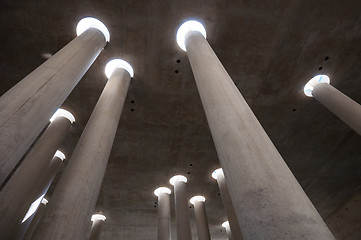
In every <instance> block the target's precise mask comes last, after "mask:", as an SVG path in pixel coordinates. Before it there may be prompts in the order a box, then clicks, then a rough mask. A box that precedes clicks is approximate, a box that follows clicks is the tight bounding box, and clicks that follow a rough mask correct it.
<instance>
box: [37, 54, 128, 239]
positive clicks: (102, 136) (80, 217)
mask: <svg viewBox="0 0 361 240" xmlns="http://www.w3.org/2000/svg"><path fill="white" fill-rule="evenodd" d="M105 71H106V74H107V76H108V77H109V80H108V82H107V84H106V85H105V88H104V90H103V92H102V94H101V96H100V98H99V100H98V102H97V104H96V106H95V108H94V110H93V113H92V115H91V116H90V119H89V121H88V123H87V125H86V126H85V129H84V131H83V133H82V135H81V137H80V139H79V141H78V143H77V146H76V147H75V149H74V151H73V153H72V156H71V159H70V161H69V163H68V165H67V166H66V169H65V170H64V173H63V175H62V177H61V179H60V180H59V183H58V184H57V186H56V189H55V191H54V193H53V195H52V199H51V201H50V203H49V205H48V207H47V211H46V212H45V214H44V217H43V218H42V219H41V220H40V222H39V225H38V228H37V229H36V230H35V233H34V235H33V240H36V239H38V240H44V239H51V240H72V239H77V240H82V239H84V238H86V236H87V233H88V230H89V227H90V226H89V224H90V223H89V219H90V217H91V215H92V213H93V211H94V208H95V204H96V202H97V198H98V194H99V190H100V187H101V184H102V181H103V177H104V173H105V169H106V167H107V163H108V158H109V155H110V151H111V149H112V145H113V141H114V137H115V134H116V131H117V127H118V123H119V119H120V115H121V112H122V109H123V105H124V99H125V97H126V95H127V91H128V87H129V83H130V79H131V77H133V69H132V68H131V66H130V65H129V64H128V63H127V62H125V61H123V60H120V59H115V60H112V61H110V62H109V63H108V64H107V66H106V68H105Z"/></svg>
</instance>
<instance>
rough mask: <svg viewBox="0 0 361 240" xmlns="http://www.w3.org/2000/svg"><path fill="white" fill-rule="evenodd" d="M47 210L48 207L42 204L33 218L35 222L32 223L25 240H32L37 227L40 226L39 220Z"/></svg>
mask: <svg viewBox="0 0 361 240" xmlns="http://www.w3.org/2000/svg"><path fill="white" fill-rule="evenodd" d="M45 208H46V205H45V204H43V203H41V204H40V206H39V207H38V210H37V211H36V213H35V215H34V217H33V220H32V221H31V223H30V225H29V227H28V229H27V230H26V233H25V235H24V238H23V240H31V236H32V235H33V233H34V231H35V229H36V227H37V226H38V223H39V220H40V218H41V217H42V215H43V213H44V210H45Z"/></svg>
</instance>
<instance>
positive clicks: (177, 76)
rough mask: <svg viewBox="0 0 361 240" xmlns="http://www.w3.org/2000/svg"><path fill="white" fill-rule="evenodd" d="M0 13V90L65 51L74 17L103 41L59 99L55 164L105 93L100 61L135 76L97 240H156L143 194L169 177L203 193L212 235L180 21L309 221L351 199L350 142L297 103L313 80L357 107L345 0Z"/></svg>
mask: <svg viewBox="0 0 361 240" xmlns="http://www.w3.org/2000/svg"><path fill="white" fill-rule="evenodd" d="M0 13H1V14H0V17H1V20H0V21H1V25H2V27H1V28H0V41H1V43H2V49H1V51H0V62H1V65H0V79H1V82H0V94H3V93H5V92H6V91H7V90H8V89H9V88H11V87H12V86H14V85H15V84H16V83H17V82H18V81H20V80H21V79H22V78H23V77H25V76H26V75H27V74H28V73H29V72H31V71H32V70H34V69H35V68H36V67H37V66H39V65H40V64H41V63H42V62H44V61H45V60H46V59H45V58H44V54H54V53H55V52H56V51H58V50H59V49H61V48H62V47H63V46H64V45H66V44H67V43H68V42H69V41H71V40H72V39H73V38H74V37H75V36H76V35H75V27H76V24H77V22H78V21H79V20H80V19H81V18H83V17H85V16H94V17H96V18H98V19H100V20H101V21H103V23H104V24H105V25H106V26H107V27H108V29H109V31H110V33H111V42H110V43H109V44H108V45H107V47H106V48H105V49H104V51H103V52H102V53H101V55H100V56H99V58H98V59H97V60H96V61H95V63H94V64H93V66H92V67H91V68H90V69H89V71H88V72H87V73H86V75H85V76H84V78H83V79H82V80H81V82H80V83H79V84H78V86H77V87H76V88H75V89H74V91H73V92H72V93H71V95H70V96H69V98H68V99H67V100H66V102H65V103H64V106H63V108H65V109H68V110H70V111H71V112H73V114H74V115H75V117H76V119H77V122H76V124H75V126H74V127H73V129H72V132H71V136H69V138H68V139H67V140H66V142H65V143H64V146H63V147H62V149H64V150H65V152H66V153H67V155H70V154H71V152H72V149H73V148H74V146H75V144H76V142H77V140H78V138H79V137H80V134H81V132H82V130H83V129H84V126H85V125H86V122H87V120H88V119H89V117H90V114H91V112H92V109H93V108H94V106H95V104H96V101H97V99H98V97H99V96H100V94H101V91H102V89H103V87H104V85H105V83H106V77H105V75H104V67H105V64H106V63H107V61H108V60H110V59H111V58H115V57H120V58H123V59H125V60H127V61H128V62H129V63H130V64H131V65H132V66H133V68H134V70H135V77H134V79H133V80H132V82H131V85H130V89H129V92H128V95H127V98H126V102H125V105H124V110H123V113H122V117H121V120H120V123H119V128H118V131H117V135H116V139H115V142H114V145H113V150H112V153H111V157H110V159H109V164H108V168H107V171H106V175H105V178H104V181H103V185H102V189H101V192H100V195H99V199H98V203H97V208H96V210H99V211H102V212H104V213H105V215H106V216H107V218H108V220H107V223H106V224H105V227H104V230H103V234H102V239H156V235H157V221H156V220H157V203H156V197H155V196H154V195H153V190H154V189H155V188H157V187H158V186H163V185H165V186H170V184H169V183H168V180H169V178H170V177H171V176H173V175H174V174H184V175H186V176H187V177H188V178H189V182H188V190H189V197H191V196H193V195H194V194H203V195H204V196H205V197H206V199H207V202H206V208H207V214H208V217H209V224H210V228H211V235H212V237H213V238H214V239H226V234H225V232H224V230H223V229H222V227H221V223H222V222H223V221H224V220H225V219H226V217H225V213H224V210H223V206H222V201H221V198H220V196H219V191H218V187H217V184H216V182H215V181H214V180H213V179H211V176H210V175H211V171H212V170H213V169H215V168H217V167H219V162H218V158H217V154H216V151H215V149H214V145H213V142H212V138H211V135H210V132H209V129H208V125H207V122H206V119H205V115H204V112H203V108H202V105H201V102H200V98H199V95H198V92H197V89H196V85H195V82H194V78H193V75H192V72H191V68H190V65H189V61H188V59H187V56H186V54H185V53H184V52H183V51H182V50H180V48H179V47H178V46H177V44H176V42H175V34H176V31H177V28H178V26H179V25H180V24H181V23H182V22H183V21H185V20H187V19H189V18H196V19H199V20H201V21H202V22H203V23H204V25H205V27H206V29H207V35H208V41H209V42H210V44H211V46H212V47H213V49H214V50H215V52H216V53H217V55H218V56H219V58H220V60H221V61H222V63H223V65H224V66H225V68H226V69H227V70H228V72H229V74H230V76H231V77H232V78H233V80H234V82H235V84H236V85H237V87H238V89H239V90H240V92H241V93H242V95H243V96H244V97H245V99H246V101H247V102H248V104H249V105H250V107H251V108H252V110H253V111H254V112H255V114H256V116H257V117H258V119H259V121H260V122H261V124H262V125H263V127H264V129H265V130H266V132H267V133H268V134H269V136H270V138H271V139H272V141H273V142H274V144H275V146H276V147H277V148H278V150H279V151H280V153H281V155H282V156H283V157H284V159H285V161H286V162H287V164H288V166H289V167H290V168H291V170H292V172H293V173H294V174H295V176H296V178H297V179H298V180H299V182H300V183H301V185H302V187H303V188H304V189H305V191H306V193H307V194H308V196H309V197H310V199H311V201H312V202H313V203H314V205H315V207H316V208H317V209H318V211H319V212H320V214H321V215H322V217H324V218H327V216H329V215H330V214H331V213H332V212H333V211H335V209H337V208H338V207H339V206H340V205H341V204H342V203H344V202H345V201H347V200H348V199H349V198H351V197H352V196H353V195H354V194H356V192H358V191H359V190H360V189H361V161H360V157H361V148H360V144H361V137H360V136H359V135H358V134H356V133H355V132H354V131H352V130H351V129H350V128H349V127H348V126H347V125H345V124H344V123H343V122H342V121H341V120H339V119H337V118H336V117H335V116H334V115H333V114H332V113H330V112H329V111H328V110H327V109H325V108H324V107H323V106H322V105H321V104H320V103H318V102H317V101H316V100H315V99H312V98H308V97H306V96H305V95H304V94H303V86H304V84H305V83H306V82H307V81H308V80H309V79H310V78H311V77H313V76H314V75H316V74H320V73H322V74H327V75H329V76H330V78H331V83H332V85H333V86H335V87H336V88H337V89H339V90H341V91H342V92H344V93H345V94H347V95H348V96H350V97H351V98H353V99H354V100H356V101H358V102H361V94H360V90H361V81H360V79H361V71H360V69H361V44H360V42H361V25H360V23H361V2H360V1H359V0H354V1H352V0H346V1H342V2H341V1H337V0H327V1H326V0H317V1H314V0H313V1H311V0H304V1H287V0H283V1H282V0H274V1H261V0H243V1H236V0H234V1H229V0H228V1H227V0H208V1H200V0H193V1H187V0H183V1H175V0H173V1H146V0H139V1H133V0H122V1H119V0H103V1H96V0H93V1H85V0H82V1H70V0H61V1H60V0H58V1H45V0H37V1H12V0H8V1H5V0H2V1H1V7H0ZM177 60H180V62H179V63H178V62H177ZM176 70H177V73H176ZM132 101H134V103H132ZM132 109H133V110H134V111H132ZM245 171H246V169H245ZM240 174H242V173H240ZM53 187H54V186H53ZM50 198H51V196H50ZM192 210H193V209H190V214H191V218H192V221H194V220H193V219H194V216H193V211H192ZM174 217H175V216H174V213H173V215H172V218H173V220H174ZM192 228H193V229H192V230H193V231H194V234H196V228H195V225H194V224H193V225H192ZM172 230H173V235H175V228H174V225H173V229H172ZM194 236H196V235H194Z"/></svg>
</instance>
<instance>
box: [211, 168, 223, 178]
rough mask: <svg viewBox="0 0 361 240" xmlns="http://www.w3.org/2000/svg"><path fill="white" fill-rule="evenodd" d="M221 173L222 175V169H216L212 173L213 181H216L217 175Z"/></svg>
mask: <svg viewBox="0 0 361 240" xmlns="http://www.w3.org/2000/svg"><path fill="white" fill-rule="evenodd" d="M221 173H223V170H222V168H218V169H216V170H214V171H213V172H212V178H214V179H216V180H217V178H218V174H221Z"/></svg>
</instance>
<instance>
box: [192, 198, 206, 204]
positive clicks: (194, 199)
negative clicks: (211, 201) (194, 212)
mask: <svg viewBox="0 0 361 240" xmlns="http://www.w3.org/2000/svg"><path fill="white" fill-rule="evenodd" d="M196 201H200V202H205V201H206V198H205V197H203V196H194V197H192V198H191V199H190V200H189V202H190V203H191V204H193V205H194V203H195V202H196Z"/></svg>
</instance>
